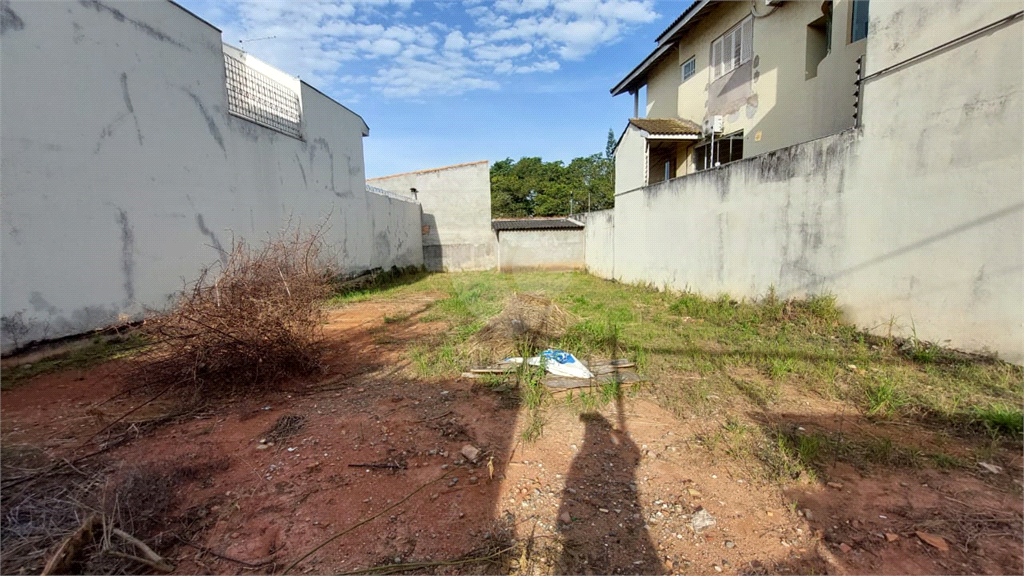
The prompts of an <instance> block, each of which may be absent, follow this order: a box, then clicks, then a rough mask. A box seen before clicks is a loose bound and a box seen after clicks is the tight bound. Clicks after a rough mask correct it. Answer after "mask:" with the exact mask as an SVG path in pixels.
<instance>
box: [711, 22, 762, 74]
mask: <svg viewBox="0 0 1024 576" xmlns="http://www.w3.org/2000/svg"><path fill="white" fill-rule="evenodd" d="M753 39H754V19H753V17H749V16H748V17H747V18H746V19H744V20H743V21H742V22H740V23H739V24H737V25H735V26H733V27H732V28H731V29H730V30H729V31H728V32H726V33H725V34H722V35H721V36H720V37H719V38H718V39H716V40H715V41H714V42H712V43H711V71H712V72H711V74H712V78H711V79H712V80H717V79H718V78H719V77H721V76H722V75H724V74H726V73H728V72H732V71H733V70H735V69H736V68H738V67H739V66H740V64H743V63H745V62H747V61H748V60H750V53H751V47H752V43H753Z"/></svg>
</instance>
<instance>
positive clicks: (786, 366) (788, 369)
mask: <svg viewBox="0 0 1024 576" xmlns="http://www.w3.org/2000/svg"><path fill="white" fill-rule="evenodd" d="M795 367H796V361H795V360H793V359H792V358H772V359H771V360H770V361H769V363H768V376H769V377H770V378H771V379H772V380H781V379H782V378H784V377H785V376H786V375H787V374H792V373H793V372H794V371H795Z"/></svg>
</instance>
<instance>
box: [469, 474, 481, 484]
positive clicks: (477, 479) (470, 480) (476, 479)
mask: <svg viewBox="0 0 1024 576" xmlns="http://www.w3.org/2000/svg"><path fill="white" fill-rule="evenodd" d="M479 481H480V479H479V478H477V477H476V476H470V477H469V483H470V484H476V483H477V482H479Z"/></svg>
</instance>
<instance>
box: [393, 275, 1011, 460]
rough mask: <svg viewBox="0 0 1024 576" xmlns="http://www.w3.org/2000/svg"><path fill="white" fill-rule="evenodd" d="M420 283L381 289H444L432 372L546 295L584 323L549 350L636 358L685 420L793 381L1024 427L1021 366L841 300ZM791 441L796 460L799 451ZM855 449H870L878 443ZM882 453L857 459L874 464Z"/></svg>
mask: <svg viewBox="0 0 1024 576" xmlns="http://www.w3.org/2000/svg"><path fill="white" fill-rule="evenodd" d="M410 279H411V280H412V281H410V282H408V283H399V284H398V285H394V286H391V287H387V288H385V289H383V290H381V291H379V292H377V293H376V294H375V295H374V296H373V297H375V298H376V297H379V298H382V299H394V298H402V297H406V296H411V295H413V294H417V293H426V292H432V293H438V292H439V293H442V294H444V295H445V296H444V297H443V298H442V299H440V300H438V301H436V302H435V303H434V304H433V305H432V306H431V307H430V308H429V309H428V310H426V311H425V312H424V313H423V314H422V315H421V316H419V317H418V318H419V319H420V320H422V321H426V322H444V323H445V324H446V325H447V326H448V328H446V329H444V330H440V331H438V333H437V334H436V335H435V336H433V337H431V338H430V339H429V340H427V341H423V342H422V343H421V344H420V346H419V347H417V348H416V349H415V350H414V352H413V359H414V361H415V362H414V365H415V366H416V367H417V372H419V373H420V374H421V375H423V376H427V377H455V376H457V375H458V374H459V373H460V372H461V371H463V370H465V369H466V368H468V367H470V366H471V365H473V364H475V363H487V362H490V361H493V360H494V359H495V358H489V357H486V355H481V354H478V351H477V350H474V347H473V346H472V345H471V344H472V339H473V336H474V334H476V332H477V331H478V330H480V329H481V328H482V327H483V326H484V325H485V324H486V323H487V321H488V319H490V318H492V317H493V316H495V315H496V314H498V313H499V312H501V311H502V309H503V307H504V306H505V304H506V303H507V302H508V301H509V298H511V297H512V296H513V295H514V294H538V295H542V296H543V297H545V298H547V299H550V301H551V302H552V303H553V304H555V305H557V306H558V307H559V308H560V309H562V310H564V311H566V312H567V313H569V314H571V316H572V318H573V320H572V323H571V324H570V325H569V326H568V328H567V329H566V330H565V332H564V334H562V335H561V336H559V337H557V338H554V339H551V340H548V341H545V342H537V343H536V344H537V345H538V346H544V347H548V346H550V347H555V348H561V349H563V350H567V351H569V352H572V353H573V354H574V355H576V357H578V358H580V359H582V360H583V361H584V362H589V361H592V360H595V359H606V358H610V357H612V356H617V357H626V358H629V359H631V360H633V361H635V362H636V363H637V365H638V371H639V372H640V373H641V374H642V375H644V376H645V377H647V378H648V379H649V380H651V381H652V385H651V386H650V387H649V389H650V390H651V393H652V394H653V395H655V396H657V398H658V402H659V403H660V404H662V405H663V406H665V407H666V408H667V409H669V410H671V411H672V412H673V413H674V414H676V415H677V416H679V417H681V418H689V417H692V416H695V415H697V416H702V417H706V416H709V415H712V414H715V413H718V412H721V411H726V412H728V411H729V410H730V409H732V408H731V407H732V406H733V405H734V404H735V402H736V400H737V399H738V398H745V399H747V400H749V401H750V402H751V403H752V404H753V405H754V406H755V407H756V408H757V409H759V410H764V411H771V410H781V409H782V407H781V406H780V405H779V399H780V398H781V397H782V392H783V389H785V392H786V394H787V395H788V394H794V393H795V394H806V395H814V396H818V397H821V398H824V399H826V400H828V401H832V402H836V403H848V404H850V405H852V406H853V407H855V408H856V409H858V410H861V411H862V412H863V413H866V414H870V415H872V416H873V417H878V418H914V419H917V421H919V422H924V423H925V425H928V426H934V427H937V428H943V429H950V431H951V432H952V433H956V434H964V435H967V434H969V435H972V436H973V435H977V434H978V433H979V432H981V433H988V434H992V433H996V434H998V435H999V436H1000V437H1005V438H1014V439H1017V438H1020V437H1021V436H1022V435H1024V434H1022V430H1024V425H1022V424H1021V411H1020V409H1019V407H1020V406H1021V405H1024V390H1022V381H1024V371H1022V370H1021V368H1020V367H1018V366H1013V365H1009V364H1005V363H1003V362H999V361H996V360H993V359H991V358H983V357H977V356H970V355H965V354H961V353H954V352H952V351H949V350H947V349H944V348H941V347H938V346H935V345H932V344H926V343H922V342H920V341H918V340H914V339H910V340H907V339H904V340H900V339H896V338H884V337H879V336H873V335H870V334H866V333H863V332H861V331H859V330H858V329H857V328H856V327H854V326H852V325H850V324H847V323H845V322H844V320H843V315H842V311H841V309H840V308H839V306H838V304H837V300H836V298H835V297H834V296H833V295H830V294H823V295H811V296H809V297H807V298H804V299H783V298H781V297H779V296H778V295H777V294H776V293H775V292H774V291H773V290H769V291H768V292H767V293H766V294H765V295H763V296H762V297H761V298H757V299H737V298H735V297H730V296H728V295H715V296H711V297H707V296H703V295H700V294H697V293H695V292H684V293H670V292H663V291H658V290H656V289H654V288H653V287H652V286H634V285H626V284H620V283H616V282H609V281H605V280H601V279H599V278H596V277H593V276H590V275H587V274H584V273H563V272H541V271H537V272H518V273H512V274H502V273H497V272H471V273H457V274H430V275H426V274H423V275H419V276H414V277H412V278H410ZM394 320H395V321H398V320H399V319H397V318H396V319H394ZM908 342H909V343H910V344H908ZM607 395H608V394H607V393H602V391H601V390H591V391H583V392H577V393H576V394H575V395H574V396H573V400H572V401H571V403H573V404H577V403H578V404H580V405H581V406H583V407H584V410H588V409H596V408H598V407H599V406H600V405H601V404H602V403H603V402H604V400H603V398H602V396H607ZM979 407H980V408H979ZM952 424H955V425H952ZM766 438H767V437H766ZM755 448H756V447H754V446H751V447H750V450H748V451H749V452H750V453H751V454H753V453H754V452H755V451H756V450H755ZM791 448H792V449H793V450H796V452H795V453H797V454H798V452H799V450H797V448H798V446H792V447H791ZM853 452H856V454H866V453H867V452H868V450H867V446H862V447H860V448H858V449H857V450H855V451H853ZM881 452H884V450H883V451H881ZM881 452H879V453H878V454H876V455H875V456H874V457H872V456H870V455H868V456H856V454H853V453H852V452H851V454H852V456H851V457H853V456H856V458H855V459H861V460H864V461H868V460H872V459H878V458H879V457H880V456H881ZM795 458H796V459H795V460H794V462H796V463H800V462H801V460H800V458H799V457H795ZM780 466H781V465H780ZM800 466H803V464H800ZM778 467H779V466H776V468H778ZM782 467H783V468H784V467H785V466H782ZM791 467H792V466H791Z"/></svg>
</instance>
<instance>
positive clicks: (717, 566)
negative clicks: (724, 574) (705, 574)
mask: <svg viewBox="0 0 1024 576" xmlns="http://www.w3.org/2000/svg"><path fill="white" fill-rule="evenodd" d="M721 571H722V567H721V566H719V565H718V564H715V572H721Z"/></svg>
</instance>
